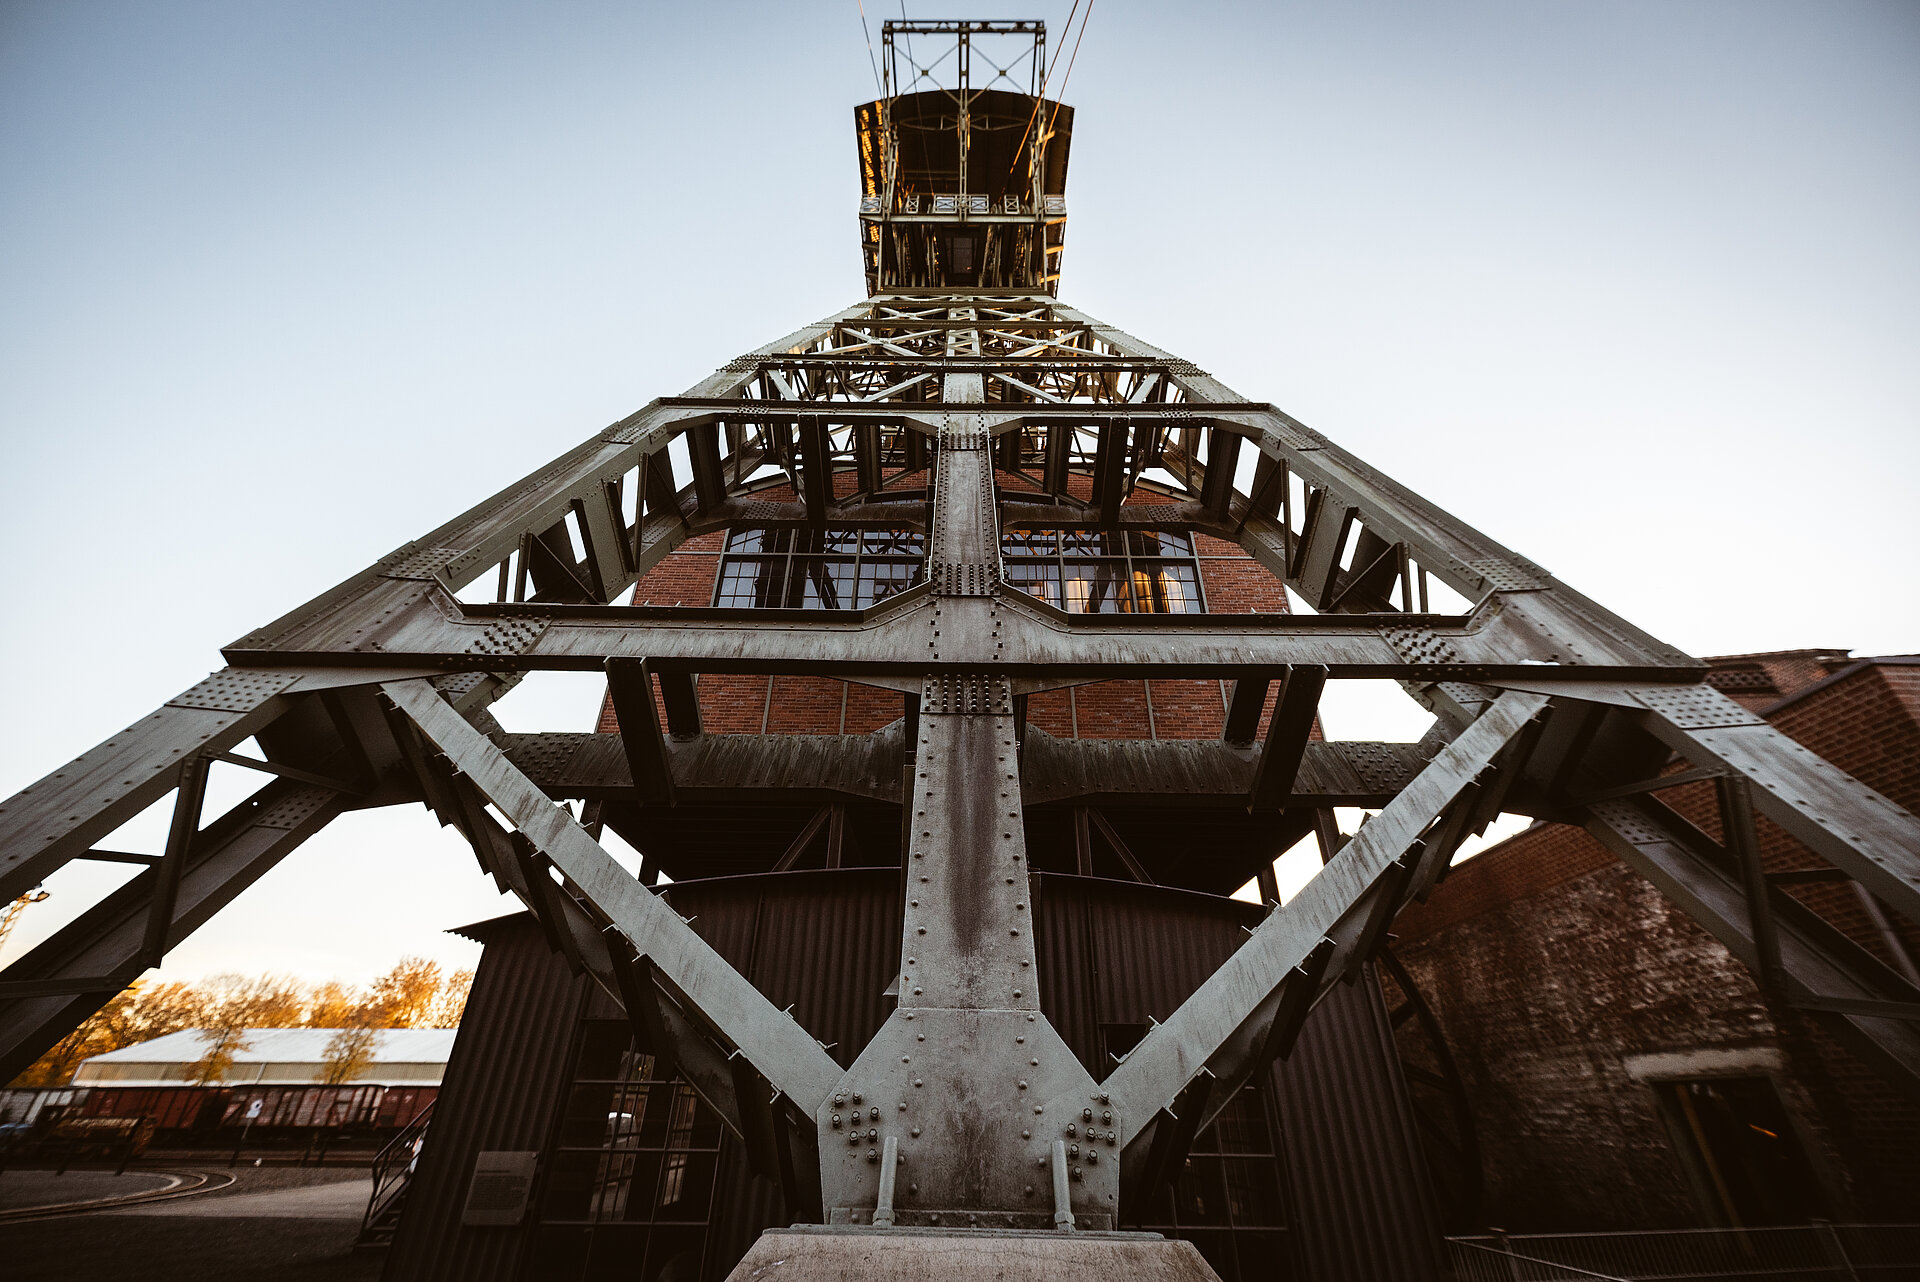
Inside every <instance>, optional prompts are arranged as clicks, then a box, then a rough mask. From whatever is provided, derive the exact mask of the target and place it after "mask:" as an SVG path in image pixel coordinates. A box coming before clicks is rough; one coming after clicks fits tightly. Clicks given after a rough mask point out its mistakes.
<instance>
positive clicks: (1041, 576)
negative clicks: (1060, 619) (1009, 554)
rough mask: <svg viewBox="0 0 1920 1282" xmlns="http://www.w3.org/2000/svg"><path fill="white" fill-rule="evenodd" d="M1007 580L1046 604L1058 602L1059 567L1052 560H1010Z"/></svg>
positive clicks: (1055, 604) (1057, 603) (1056, 603)
mask: <svg viewBox="0 0 1920 1282" xmlns="http://www.w3.org/2000/svg"><path fill="white" fill-rule="evenodd" d="M1007 582H1008V583H1011V584H1012V585H1013V586H1014V587H1016V588H1019V589H1020V590H1021V591H1022V592H1025V593H1027V594H1029V595H1031V596H1036V597H1039V598H1040V599H1041V600H1042V601H1045V602H1046V603H1047V604H1048V605H1054V606H1057V605H1059V604H1060V567H1059V566H1058V565H1057V564H1055V563H1054V562H1052V561H1027V562H1021V561H1012V562H1009V563H1008V565H1007Z"/></svg>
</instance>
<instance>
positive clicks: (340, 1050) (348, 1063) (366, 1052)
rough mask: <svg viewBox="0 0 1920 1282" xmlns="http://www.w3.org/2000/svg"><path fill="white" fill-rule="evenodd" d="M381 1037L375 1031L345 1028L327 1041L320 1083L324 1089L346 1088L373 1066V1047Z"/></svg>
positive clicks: (323, 1052)
mask: <svg viewBox="0 0 1920 1282" xmlns="http://www.w3.org/2000/svg"><path fill="white" fill-rule="evenodd" d="M379 1041H380V1034H379V1032H378V1031H377V1030H375V1029H372V1028H365V1027H361V1028H342V1029H341V1030H340V1031H339V1032H337V1033H335V1034H334V1035H333V1036H332V1037H331V1038H329V1039H328V1041H327V1045H326V1049H325V1050H323V1051H322V1052H321V1053H320V1081H321V1084H322V1085H325V1086H344V1085H346V1084H347V1083H348V1082H351V1081H352V1080H353V1079H354V1078H356V1077H360V1076H362V1075H363V1074H365V1073H366V1071H367V1070H368V1069H369V1068H371V1067H373V1052H374V1047H375V1046H377V1045H378V1044H379Z"/></svg>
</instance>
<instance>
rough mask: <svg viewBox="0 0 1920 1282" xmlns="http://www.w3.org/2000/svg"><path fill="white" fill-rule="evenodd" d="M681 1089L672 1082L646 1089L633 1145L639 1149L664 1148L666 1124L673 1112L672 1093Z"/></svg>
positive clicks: (657, 1084)
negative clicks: (645, 1096) (645, 1097)
mask: <svg viewBox="0 0 1920 1282" xmlns="http://www.w3.org/2000/svg"><path fill="white" fill-rule="evenodd" d="M681 1089H683V1088H682V1087H681V1086H679V1085H678V1084H676V1083H673V1082H659V1083H656V1084H655V1085H652V1086H649V1087H647V1088H646V1091H647V1102H646V1105H645V1106H644V1107H642V1108H641V1109H640V1110H639V1114H640V1116H639V1118H638V1121H639V1123H640V1125H639V1128H638V1131H637V1132H636V1137H635V1139H634V1143H636V1144H638V1145H639V1146H640V1147H641V1148H664V1147H666V1143H667V1123H668V1121H669V1120H670V1119H671V1114H672V1112H673V1096H674V1092H675V1091H678V1090H681Z"/></svg>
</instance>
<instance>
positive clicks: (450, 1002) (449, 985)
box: [421, 970, 473, 1028]
mask: <svg viewBox="0 0 1920 1282" xmlns="http://www.w3.org/2000/svg"><path fill="white" fill-rule="evenodd" d="M472 991H473V972H472V971H470V970H456V971H454V972H453V974H451V975H449V976H447V980H446V983H444V984H442V985H441V986H440V991H439V992H438V993H437V994H435V996H434V999H433V1001H432V1002H431V1003H430V1004H429V1005H428V1007H427V1016H426V1018H425V1019H424V1020H422V1021H421V1022H422V1024H423V1025H424V1026H425V1027H427V1028H458V1027H460V1016H461V1015H462V1014H464V1013H465V1011H466V1009H467V997H468V995H469V994H470V993H471V992H472Z"/></svg>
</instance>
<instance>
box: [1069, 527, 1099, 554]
mask: <svg viewBox="0 0 1920 1282" xmlns="http://www.w3.org/2000/svg"><path fill="white" fill-rule="evenodd" d="M1105 549H1106V544H1105V542H1104V541H1103V540H1102V539H1101V537H1100V531H1098V530H1062V531H1060V554H1061V555H1062V556H1099V555H1100V553H1101V552H1102V551H1104V550H1105Z"/></svg>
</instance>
